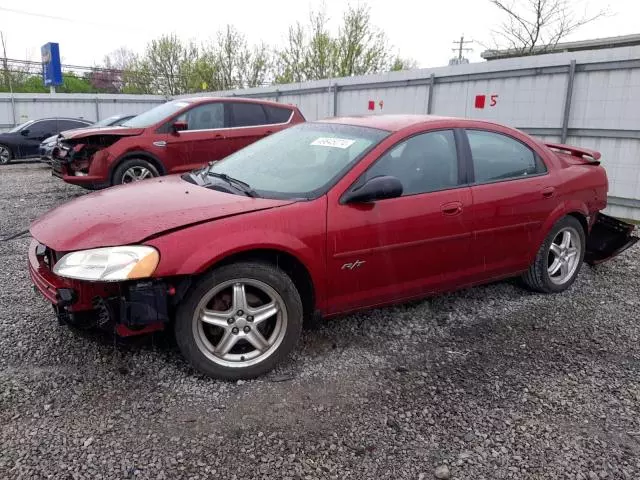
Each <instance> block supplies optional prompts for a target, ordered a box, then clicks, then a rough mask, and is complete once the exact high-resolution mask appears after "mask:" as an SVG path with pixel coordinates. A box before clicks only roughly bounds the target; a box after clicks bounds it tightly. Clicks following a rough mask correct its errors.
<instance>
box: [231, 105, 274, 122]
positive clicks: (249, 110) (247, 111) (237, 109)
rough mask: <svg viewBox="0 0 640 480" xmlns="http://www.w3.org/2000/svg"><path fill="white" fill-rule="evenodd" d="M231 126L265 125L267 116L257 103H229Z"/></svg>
mask: <svg viewBox="0 0 640 480" xmlns="http://www.w3.org/2000/svg"><path fill="white" fill-rule="evenodd" d="M230 107H231V126H232V127H252V126H255V125H267V124H268V123H270V122H268V121H267V115H266V113H265V111H264V108H262V105H260V104H258V103H244V102H243V103H241V102H237V103H231V104H230Z"/></svg>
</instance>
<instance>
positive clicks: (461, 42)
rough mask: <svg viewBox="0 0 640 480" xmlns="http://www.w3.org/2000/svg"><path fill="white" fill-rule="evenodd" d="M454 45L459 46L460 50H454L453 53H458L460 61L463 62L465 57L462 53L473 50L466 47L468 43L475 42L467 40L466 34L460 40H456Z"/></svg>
mask: <svg viewBox="0 0 640 480" xmlns="http://www.w3.org/2000/svg"><path fill="white" fill-rule="evenodd" d="M453 43H454V45H458V48H454V49H453V51H454V52H455V51H456V50H457V51H458V60H462V59H463V58H464V57H463V56H462V52H470V51H472V50H473V48H465V45H466V44H468V43H473V40H465V39H464V34H463V35H462V36H461V37H460V40H456V41H455V42H453Z"/></svg>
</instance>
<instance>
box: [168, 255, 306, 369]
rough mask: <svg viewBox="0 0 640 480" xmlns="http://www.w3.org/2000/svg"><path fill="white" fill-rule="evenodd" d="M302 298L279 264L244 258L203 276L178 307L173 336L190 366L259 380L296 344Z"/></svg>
mask: <svg viewBox="0 0 640 480" xmlns="http://www.w3.org/2000/svg"><path fill="white" fill-rule="evenodd" d="M301 331H302V301H301V299H300V294H299V293H298V291H297V289H296V287H295V285H294V284H293V282H292V281H291V279H290V278H289V276H288V275H286V274H285V273H284V272H283V271H282V270H280V269H278V268H277V267H274V266H271V265H268V264H264V263H258V262H246V263H245V262H243V263H235V264H230V265H226V266H223V267H220V268H218V269H215V270H213V271H212V272H210V273H208V274H206V275H204V276H203V277H202V278H201V279H200V280H199V282H198V283H197V284H196V286H195V288H193V289H192V290H191V292H189V293H188V294H187V296H186V297H185V299H184V300H183V302H182V303H181V304H180V306H179V307H178V310H177V313H176V323H175V334H176V341H177V343H178V347H179V348H180V351H181V352H182V354H183V355H184V356H185V358H186V359H187V360H188V361H189V362H190V363H191V365H192V366H193V367H194V368H195V369H196V370H198V371H200V372H201V373H203V374H205V375H208V376H210V377H214V378H219V379H225V380H238V379H249V378H255V377H257V376H259V375H262V374H264V373H266V372H268V371H270V370H271V369H273V368H274V367H275V365H276V364H278V363H279V362H280V361H282V360H283V359H284V358H286V357H287V356H288V355H289V353H290V352H291V351H292V350H293V348H294V347H295V345H296V343H297V341H298V339H299V337H300V333H301Z"/></svg>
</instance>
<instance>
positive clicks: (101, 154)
mask: <svg viewBox="0 0 640 480" xmlns="http://www.w3.org/2000/svg"><path fill="white" fill-rule="evenodd" d="M83 147H84V145H76V146H75V147H73V148H71V147H69V146H65V145H64V144H63V143H59V144H58V145H57V146H56V147H55V148H54V149H53V151H52V153H51V161H50V162H49V163H50V165H51V175H53V176H54V177H58V178H61V179H62V180H64V181H65V182H67V183H71V184H72V185H78V186H80V187H84V188H87V189H90V190H97V189H101V188H106V187H108V186H109V178H108V171H106V170H105V169H104V168H101V167H102V166H103V164H105V163H106V161H107V160H108V157H109V153H108V152H107V151H106V150H98V151H97V152H95V151H91V153H88V152H87V151H85V150H83ZM94 164H95V165H94Z"/></svg>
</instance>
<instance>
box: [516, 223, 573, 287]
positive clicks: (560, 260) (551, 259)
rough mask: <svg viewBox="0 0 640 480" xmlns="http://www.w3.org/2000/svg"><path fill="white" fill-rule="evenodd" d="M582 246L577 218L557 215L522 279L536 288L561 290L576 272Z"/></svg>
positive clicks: (571, 281) (568, 284)
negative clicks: (557, 218) (557, 217)
mask: <svg viewBox="0 0 640 480" xmlns="http://www.w3.org/2000/svg"><path fill="white" fill-rule="evenodd" d="M585 246H586V235H585V231H584V228H583V227H582V224H581V223H580V222H579V221H578V219H576V218H574V217H571V216H567V217H564V218H561V219H560V220H558V222H556V224H555V225H554V226H553V228H552V229H551V231H550V232H549V234H548V235H547V237H546V238H545V240H544V242H542V245H541V246H540V248H539V250H538V253H537V254H536V258H535V260H534V262H533V264H532V265H531V266H530V267H529V270H528V271H527V272H526V273H525V274H523V275H522V281H523V282H524V284H525V285H526V286H527V287H528V288H529V289H531V290H533V291H536V292H542V293H559V292H564V291H565V290H567V289H568V288H569V287H570V286H571V285H572V284H573V282H574V281H575V280H576V277H577V276H578V273H579V272H580V268H581V267H582V261H583V259H584V253H585Z"/></svg>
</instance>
